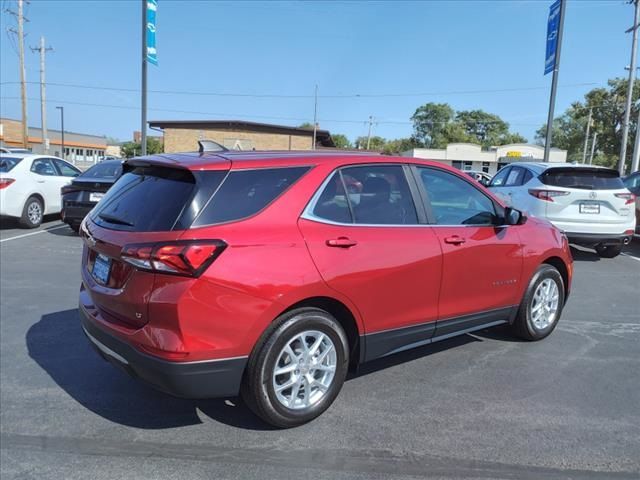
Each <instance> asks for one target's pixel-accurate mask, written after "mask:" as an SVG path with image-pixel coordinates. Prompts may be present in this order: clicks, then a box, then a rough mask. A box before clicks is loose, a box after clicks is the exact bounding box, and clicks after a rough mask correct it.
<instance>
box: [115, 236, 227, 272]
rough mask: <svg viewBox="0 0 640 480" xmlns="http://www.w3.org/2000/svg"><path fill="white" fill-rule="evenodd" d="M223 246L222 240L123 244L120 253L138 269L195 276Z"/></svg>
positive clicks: (224, 245)
mask: <svg viewBox="0 0 640 480" xmlns="http://www.w3.org/2000/svg"><path fill="white" fill-rule="evenodd" d="M226 247H227V244H226V243H224V242H223V241H222V240H182V241H176V242H170V243H144V244H140V243H139V244H132V245H125V246H124V247H123V248H122V252H121V254H120V256H121V257H122V260H123V261H125V262H127V263H129V264H131V265H133V266H134V267H136V268H139V269H141V270H148V271H152V272H157V273H169V274H174V275H186V276H189V277H198V276H200V275H201V274H202V272H204V271H205V270H206V269H207V267H208V266H209V265H211V263H212V262H213V261H214V260H215V259H216V258H218V256H219V255H220V254H221V253H222V251H223V250H224V249H225V248H226Z"/></svg>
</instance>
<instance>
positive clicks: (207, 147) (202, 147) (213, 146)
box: [198, 140, 229, 153]
mask: <svg viewBox="0 0 640 480" xmlns="http://www.w3.org/2000/svg"><path fill="white" fill-rule="evenodd" d="M228 151H229V149H228V148H227V147H225V146H224V145H220V144H219V143H218V142H214V141H213V140H198V152H200V153H204V152H228Z"/></svg>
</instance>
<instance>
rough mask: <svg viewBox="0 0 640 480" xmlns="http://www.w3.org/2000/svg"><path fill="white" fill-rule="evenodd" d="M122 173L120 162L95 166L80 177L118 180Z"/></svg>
mask: <svg viewBox="0 0 640 480" xmlns="http://www.w3.org/2000/svg"><path fill="white" fill-rule="evenodd" d="M121 173H122V164H121V163H120V162H105V163H98V164H97V165H94V166H93V167H91V168H90V169H89V170H87V171H86V172H84V173H83V174H82V175H80V178H108V179H114V178H118V177H119V176H120V174H121Z"/></svg>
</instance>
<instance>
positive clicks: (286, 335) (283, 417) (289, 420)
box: [241, 308, 349, 428]
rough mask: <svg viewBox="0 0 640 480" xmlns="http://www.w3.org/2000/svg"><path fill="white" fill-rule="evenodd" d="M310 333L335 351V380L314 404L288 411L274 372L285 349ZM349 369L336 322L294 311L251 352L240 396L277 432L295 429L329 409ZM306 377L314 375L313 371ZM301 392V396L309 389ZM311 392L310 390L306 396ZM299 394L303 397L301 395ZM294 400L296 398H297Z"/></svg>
mask: <svg viewBox="0 0 640 480" xmlns="http://www.w3.org/2000/svg"><path fill="white" fill-rule="evenodd" d="M310 331H317V332H320V333H322V334H324V335H326V336H327V337H329V339H330V340H331V343H332V344H333V347H335V353H336V355H335V357H336V358H335V361H336V362H335V371H334V376H333V379H332V380H331V381H330V384H329V385H328V387H327V390H326V391H325V392H324V393H323V394H322V395H321V396H320V398H319V399H318V400H317V401H316V403H314V404H312V405H310V406H307V407H303V408H302V407H301V408H299V409H293V408H288V407H287V406H285V405H284V404H283V403H282V402H281V401H280V400H279V399H278V397H277V395H276V391H275V387H274V377H273V373H274V369H275V368H276V365H277V362H278V360H279V358H280V355H281V352H282V351H283V349H284V348H285V346H287V345H288V344H289V343H290V342H292V341H294V339H295V338H296V337H297V336H298V335H299V334H301V333H303V332H310ZM291 363H293V362H291ZM291 363H290V364H289V365H291ZM348 367H349V347H348V341H347V337H346V335H345V333H344V330H343V329H342V327H341V325H340V324H339V323H338V321H337V320H336V319H335V318H334V317H333V316H332V315H330V314H329V313H327V312H326V311H324V310H321V309H319V308H299V309H295V310H292V311H290V312H287V313H285V314H283V315H281V316H280V317H278V318H277V319H276V320H275V321H274V322H273V325H272V326H271V327H270V328H269V329H268V330H267V332H265V334H264V335H263V336H262V338H261V340H260V342H258V344H257V345H256V347H255V348H254V351H253V352H252V354H251V356H250V358H249V362H248V365H247V369H246V371H245V375H244V378H243V382H242V387H241V395H242V398H243V399H244V401H245V403H246V404H247V406H248V407H249V408H250V409H251V410H252V411H253V412H254V413H255V414H256V415H258V416H259V417H260V418H262V419H263V420H264V421H265V422H267V423H269V424H270V425H273V426H275V427H279V428H290V427H296V426H298V425H302V424H304V423H307V422H309V421H311V420H313V419H314V418H316V417H317V416H319V415H320V414H322V413H323V412H324V411H325V410H326V409H327V408H329V406H330V405H331V404H332V403H333V401H334V400H335V399H336V397H337V396H338V393H340V389H341V388H342V385H343V383H344V379H345V377H346V375H347V370H348ZM297 372H298V370H296V373H297ZM309 374H310V375H314V374H313V372H312V371H311V372H310V373H309ZM289 375H290V378H293V377H294V374H293V373H290V374H289ZM303 376H304V374H301V375H300V376H299V377H303ZM283 383H285V382H283ZM305 385H308V383H306V384H305ZM300 388H302V389H303V392H304V390H305V389H306V388H308V387H300ZM287 390H288V389H285V390H283V391H282V392H283V393H284V392H286V391H287ZM311 391H312V389H311V388H310V389H309V392H311ZM318 391H319V390H318ZM296 392H297V390H296ZM301 394H302V395H303V396H304V393H302V392H301ZM290 395H291V396H290V398H294V394H293V390H291V391H290ZM295 398H296V399H297V398H298V395H297V394H296V396H295Z"/></svg>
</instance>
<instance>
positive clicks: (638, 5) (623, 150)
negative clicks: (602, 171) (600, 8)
mask: <svg viewBox="0 0 640 480" xmlns="http://www.w3.org/2000/svg"><path fill="white" fill-rule="evenodd" d="M633 3H634V4H635V11H634V15H633V26H632V27H631V28H630V29H628V30H627V31H626V32H625V33H629V32H633V36H632V40H631V65H630V67H629V85H627V105H626V107H625V109H624V120H623V121H622V145H620V160H619V161H618V171H619V172H620V175H623V174H624V163H625V160H626V157H627V141H628V139H629V119H630V118H631V101H632V97H633V84H634V82H635V78H636V50H637V49H638V26H639V25H638V23H639V22H640V0H634V2H633Z"/></svg>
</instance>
